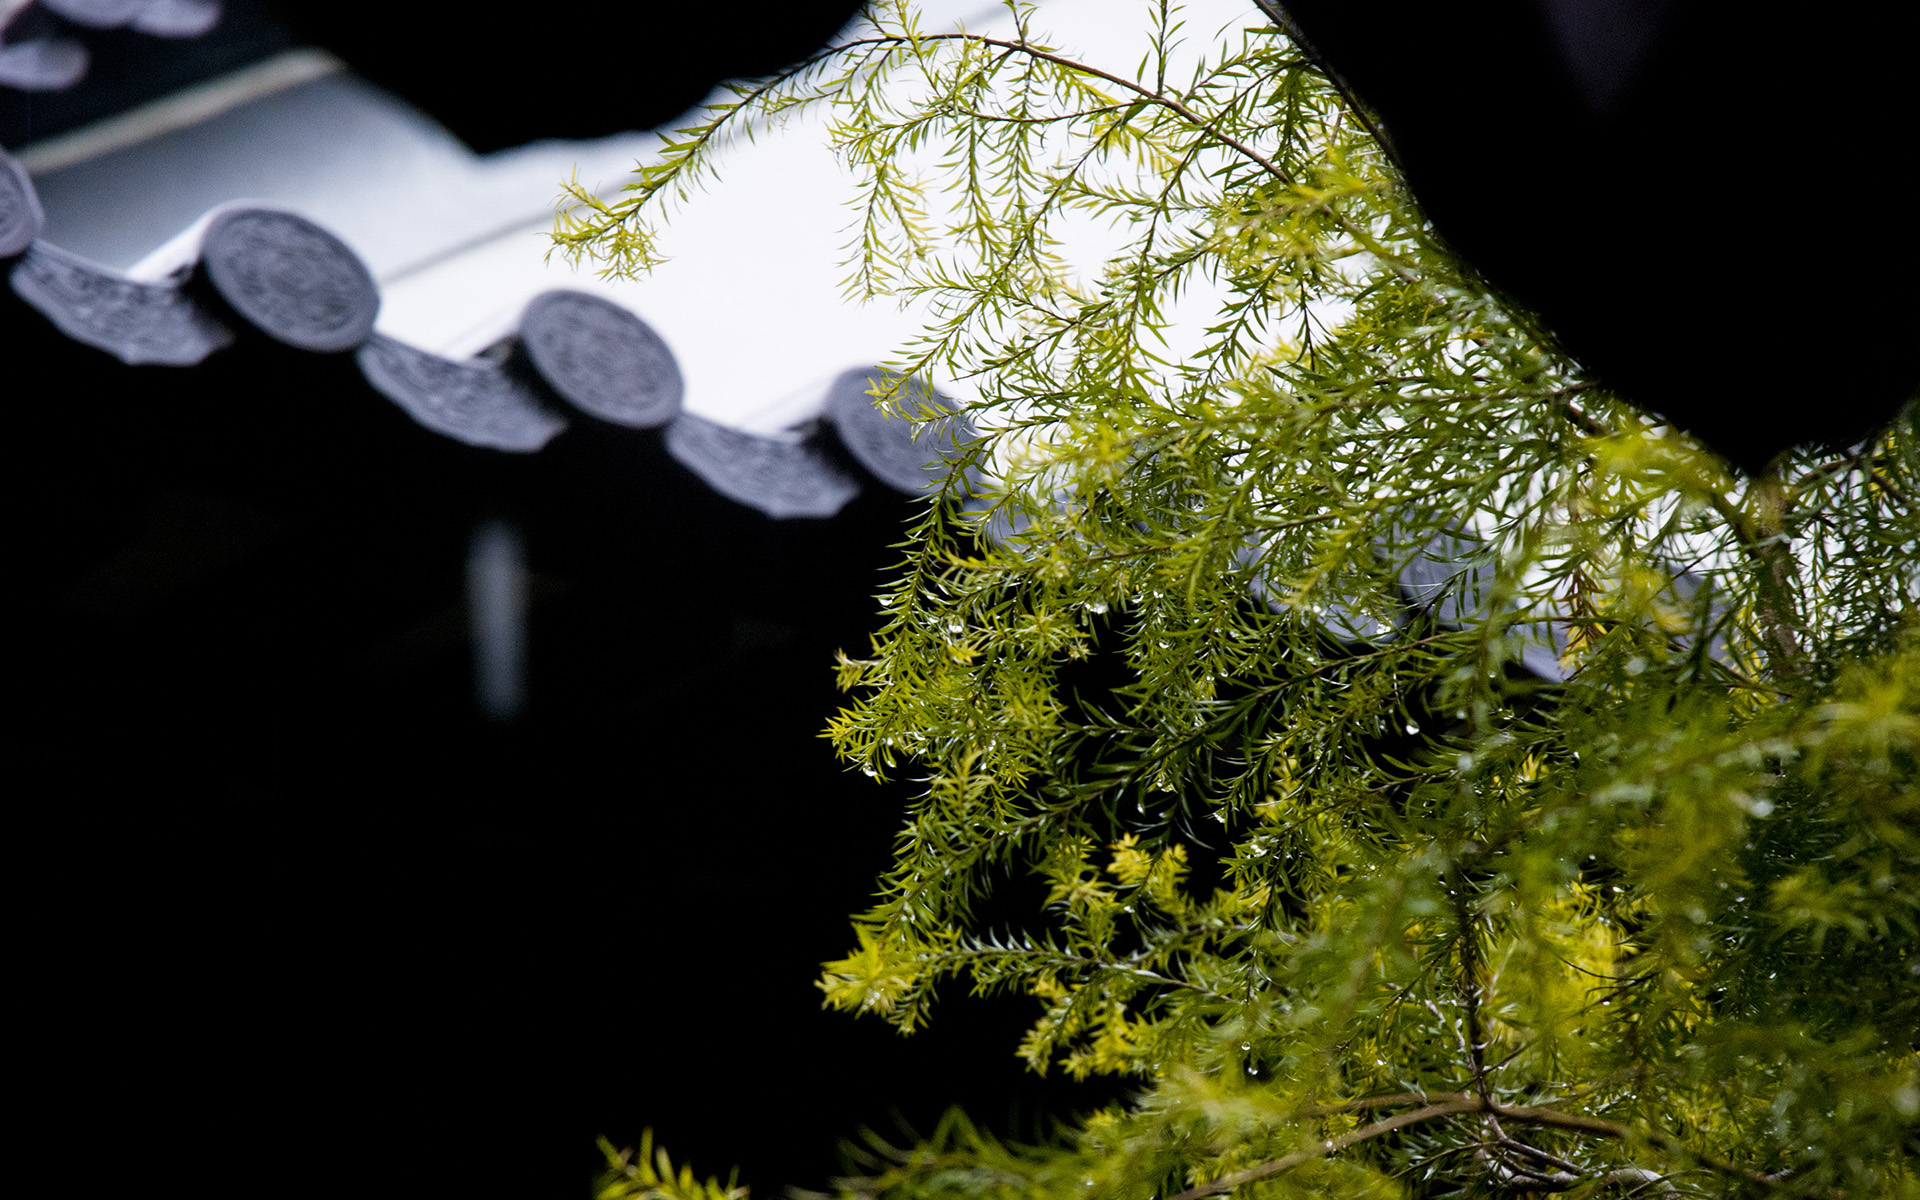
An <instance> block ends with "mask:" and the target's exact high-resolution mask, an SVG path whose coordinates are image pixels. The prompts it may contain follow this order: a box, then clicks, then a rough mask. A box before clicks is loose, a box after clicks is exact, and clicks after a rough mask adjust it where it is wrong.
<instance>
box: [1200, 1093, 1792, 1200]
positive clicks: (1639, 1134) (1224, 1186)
mask: <svg viewBox="0 0 1920 1200" xmlns="http://www.w3.org/2000/svg"><path fill="white" fill-rule="evenodd" d="M1396 1104H1421V1105H1422V1107H1420V1108H1416V1109H1413V1110H1412V1111H1410V1112H1404V1113H1399V1114H1397V1115H1395V1116H1391V1117H1387V1118H1385V1119H1384V1120H1380V1121H1375V1122H1374V1123H1373V1124H1371V1125H1363V1126H1361V1127H1360V1128H1358V1129H1352V1130H1348V1131H1347V1132H1346V1133H1343V1134H1340V1135H1338V1136H1336V1137H1331V1138H1327V1139H1326V1140H1324V1141H1320V1142H1316V1143H1314V1144H1313V1145H1310V1146H1307V1147H1305V1148H1303V1149H1300V1150H1296V1151H1294V1152H1293V1153H1292V1154H1288V1155H1285V1156H1284V1157H1281V1158H1276V1159H1274V1160H1273V1161H1272V1162H1266V1163H1261V1164H1260V1165H1259V1166H1255V1167H1248V1168H1247V1169H1245V1170H1243V1171H1235V1172H1233V1173H1231V1174H1228V1175H1222V1176H1221V1177H1220V1178H1218V1179H1215V1180H1212V1181H1211V1182H1208V1183H1203V1184H1200V1185H1199V1186H1197V1187H1191V1188H1188V1189H1187V1190H1186V1191H1184V1192H1179V1193H1176V1194H1175V1195H1173V1196H1170V1197H1168V1198H1167V1200H1202V1198H1203V1197H1206V1196H1217V1195H1219V1194H1220V1193H1221V1192H1227V1191H1231V1190H1233V1189H1234V1188H1236V1187H1239V1186H1240V1185H1241V1184H1243V1183H1253V1182H1255V1181H1257V1180H1261V1179H1266V1178H1269V1177H1271V1176H1274V1175H1278V1174H1280V1173H1281V1172H1283V1171H1290V1170H1292V1169H1293V1168H1295V1167H1297V1166H1299V1165H1301V1164H1302V1163H1307V1162H1312V1161H1313V1160H1315V1159H1318V1158H1325V1157H1326V1156H1328V1155H1330V1154H1337V1153H1339V1152H1340V1151H1342V1150H1345V1149H1346V1148H1347V1147H1349V1146H1354V1145H1358V1144H1359V1143H1361V1142H1364V1141H1369V1140H1371V1139H1373V1138H1377V1137H1379V1136H1381V1135H1382V1134H1387V1133H1392V1132H1393V1131H1394V1130H1396V1129H1404V1128H1406V1127H1407V1126H1409V1125H1417V1124H1420V1123H1422V1122H1425V1121H1432V1120H1437V1119H1439V1118H1442V1117H1457V1116H1464V1115H1466V1114H1469V1113H1488V1114H1490V1115H1492V1116H1494V1117H1498V1118H1502V1119H1505V1120H1509V1121H1516V1122H1519V1123H1520V1124H1523V1125H1540V1126H1545V1127H1547V1128H1550V1129H1565V1130H1567V1131H1569V1132H1572V1133H1580V1134H1585V1135H1587V1136H1589V1137H1602V1138H1608V1139H1610V1140H1612V1141H1618V1142H1627V1143H1630V1144H1631V1143H1634V1142H1644V1143H1647V1144H1649V1145H1652V1146H1657V1147H1659V1148H1660V1149H1662V1150H1665V1151H1667V1152H1668V1153H1670V1154H1674V1155H1677V1156H1680V1157H1682V1158H1688V1159H1692V1160H1693V1161H1694V1162H1697V1163H1699V1164H1700V1165H1701V1166H1704V1167H1708V1168H1710V1169H1712V1170H1714V1171H1716V1172H1719V1173H1720V1174H1722V1175H1727V1176H1731V1177H1732V1178H1735V1179H1740V1180H1743V1181H1745V1182H1747V1183H1755V1184H1759V1185H1761V1186H1762V1187H1767V1188H1780V1187H1782V1186H1784V1185H1785V1182H1786V1179H1785V1176H1784V1175H1767V1174H1764V1173H1762V1172H1760V1171H1755V1170H1753V1169H1752V1168H1750V1167H1742V1166H1740V1165H1738V1164H1736V1163H1731V1162H1728V1161H1727V1160H1725V1159H1723V1158H1718V1157H1715V1156H1714V1155H1711V1154H1706V1153H1704V1152H1702V1151H1699V1150H1695V1149H1693V1148H1692V1147H1690V1146H1688V1145H1687V1144H1686V1143H1684V1142H1682V1141H1681V1140H1680V1139H1679V1138H1677V1137H1675V1136H1674V1135H1672V1134H1670V1133H1666V1132H1663V1131H1660V1130H1639V1129H1635V1128H1633V1127H1632V1126H1630V1125H1622V1124H1620V1123H1619V1122H1617V1121H1607V1120H1602V1119H1601V1118H1599V1117H1589V1116H1585V1115H1583V1114H1581V1113H1569V1112H1561V1111H1560V1110H1559V1109H1556V1108H1543V1107H1538V1106H1535V1105H1515V1106H1508V1105H1504V1104H1495V1103H1492V1102H1490V1101H1488V1100H1486V1099H1484V1098H1482V1097H1480V1096H1476V1095H1471V1094H1469V1093H1466V1092H1430V1093H1425V1094H1422V1093H1419V1092H1400V1093H1396V1094H1394V1095H1390V1096H1368V1097H1363V1098H1361V1099H1359V1100H1350V1101H1347V1102H1345V1104H1343V1105H1335V1106H1327V1107H1324V1108H1320V1109H1308V1110H1307V1112H1306V1115H1313V1116H1319V1115H1324V1114H1330V1113H1332V1112H1340V1111H1347V1112H1351V1111H1355V1110H1357V1109H1363V1108H1387V1107H1392V1106H1394V1105H1396ZM1613 1174H1616V1175H1618V1174H1620V1172H1615V1173H1613ZM1638 1178H1639V1179H1641V1180H1642V1181H1644V1180H1646V1178H1647V1177H1646V1176H1644V1175H1642V1176H1639V1177H1638Z"/></svg>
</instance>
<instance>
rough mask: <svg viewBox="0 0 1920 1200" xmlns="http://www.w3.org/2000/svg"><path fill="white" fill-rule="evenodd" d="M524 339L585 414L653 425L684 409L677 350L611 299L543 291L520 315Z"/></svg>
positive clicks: (536, 362) (538, 366)
mask: <svg viewBox="0 0 1920 1200" xmlns="http://www.w3.org/2000/svg"><path fill="white" fill-rule="evenodd" d="M520 344H521V345H522V346H524V347H525V348H526V352H527V358H528V359H529V360H531V361H532V363H533V366H534V369H535V370H536V371H538V372H540V375H541V377H542V378H543V379H545V380H546V381H547V383H549V384H550V385H552V387H553V390H554V391H556V392H558V393H559V394H560V396H561V398H562V399H564V400H565V401H566V402H567V403H569V404H571V405H573V406H574V407H575V408H577V409H579V410H580V411H581V412H584V413H586V414H587V415H588V416H593V417H598V418H600V419H601V420H603V421H610V422H612V423H613V424H616V425H626V426H629V427H631V428H634V429H656V428H658V427H660V426H662V425H665V424H666V423H667V422H669V421H671V420H673V418H674V416H675V415H676V414H678V413H679V411H680V404H681V400H682V398H683V397H684V395H685V393H686V384H685V382H684V381H683V380H682V379H681V376H680V366H679V364H678V363H676V362H675V361H674V358H673V351H671V350H669V349H668V348H667V344H666V343H665V342H664V341H662V340H660V335H659V334H657V333H655V332H654V331H653V329H652V328H651V327H650V326H648V325H647V323H646V322H645V321H642V320H641V319H640V318H639V317H636V316H634V315H633V314H632V313H630V312H628V311H627V310H626V309H624V308H621V307H620V306H619V305H617V304H614V303H613V302H612V301H609V300H604V299H602V298H601V297H599V296H594V295H590V294H588V293H586V292H575V291H552V292H544V293H542V294H541V295H539V296H536V297H534V299H533V302H532V303H531V304H529V305H527V311H526V313H525V314H524V315H523V316H522V317H521V318H520Z"/></svg>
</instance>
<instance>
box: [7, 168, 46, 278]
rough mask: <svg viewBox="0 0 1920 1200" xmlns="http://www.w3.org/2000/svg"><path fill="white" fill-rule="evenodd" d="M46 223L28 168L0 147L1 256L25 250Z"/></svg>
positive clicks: (20, 252) (9, 256)
mask: <svg viewBox="0 0 1920 1200" xmlns="http://www.w3.org/2000/svg"><path fill="white" fill-rule="evenodd" d="M46 223H47V215H46V213H45V212H43V211H42V210H41V208H40V197H39V195H38V194H37V193H36V192H35V191H34V190H33V181H32V180H30V179H28V178H27V171H26V168H25V167H22V166H21V165H20V164H19V163H18V162H16V161H14V159H13V157H12V156H11V155H9V154H7V153H6V152H5V151H4V150H0V258H12V257H13V256H14V255H16V254H22V253H24V252H25V251H26V249H27V247H28V246H30V245H32V244H33V239H35V238H37V237H39V236H40V230H41V228H42V227H44V226H45V225H46Z"/></svg>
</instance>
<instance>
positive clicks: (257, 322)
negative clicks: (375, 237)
mask: <svg viewBox="0 0 1920 1200" xmlns="http://www.w3.org/2000/svg"><path fill="white" fill-rule="evenodd" d="M200 258H201V262H202V264H203V266H204V267H205V270H206V273H207V279H208V281H209V282H210V283H212V284H213V286H214V289H215V290H216V291H218V292H219V293H220V295H221V298H222V299H224V300H225V301H226V302H227V303H228V304H230V305H232V306H233V309H234V311H235V312H238V313H239V314H240V315H241V316H243V317H245V318H246V319H247V320H248V321H249V322H251V323H252V324H253V325H254V326H255V327H256V328H258V329H259V330H260V331H261V332H262V333H265V334H266V335H267V336H269V337H271V338H273V339H274V340H276V341H280V342H285V343H286V344H287V345H289V346H293V347H296V348H298V349H301V350H311V351H314V352H315V353H320V354H331V353H338V352H340V351H343V350H351V349H353V348H354V347H356V346H359V345H361V344H362V343H364V342H365V341H366V340H367V338H368V337H370V336H372V334H373V319H374V317H376V316H377V315H379V312H380V292H379V289H378V288H376V287H375V286H374V283H373V276H372V275H370V274H368V273H367V268H366V265H365V264H364V263H362V262H361V261H360V258H359V256H358V255H356V254H355V253H354V252H353V251H352V250H350V249H348V248H347V244H346V243H345V242H343V241H341V240H340V239H339V238H337V237H335V236H333V235H332V234H331V233H328V232H327V231H326V230H324V229H322V228H320V227H319V226H318V225H315V224H314V223H313V222H312V221H309V220H307V219H306V218H304V217H298V216H295V215H294V214H292V213H288V212H279V211H276V210H273V209H263V208H243V209H236V210H235V211H233V212H229V213H223V214H221V216H219V217H218V218H216V219H215V220H214V222H213V223H212V224H211V225H210V226H208V228H207V237H206V241H205V242H204V243H203V244H202V246H201V250H200Z"/></svg>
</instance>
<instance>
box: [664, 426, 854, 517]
mask: <svg viewBox="0 0 1920 1200" xmlns="http://www.w3.org/2000/svg"><path fill="white" fill-rule="evenodd" d="M665 440H666V446H667V453H668V454H670V455H672V456H673V457H674V458H675V459H676V460H677V461H678V462H679V463H680V465H682V466H684V467H686V468H687V469H688V470H690V471H692V472H693V473H694V474H696V475H698V476H699V477H700V478H701V479H703V480H705V481H706V483H707V485H708V486H709V487H711V488H713V490H714V491H716V492H719V493H720V494H721V495H723V496H725V497H727V498H728V499H729V500H733V501H735V502H737V503H740V504H744V505H746V506H747V507H748V508H752V509H757V510H759V511H760V512H762V513H765V514H766V515H767V516H769V517H773V518H775V519H776V520H785V519H787V518H790V517H814V518H824V517H831V516H833V515H834V514H836V513H838V512H839V511H840V510H841V509H843V508H845V507H846V506H847V504H848V503H849V502H850V501H852V500H853V498H854V497H855V496H858V495H859V494H860V483H859V481H858V480H857V479H855V478H854V476H853V475H852V473H851V472H849V471H847V470H845V469H843V468H841V467H840V466H838V465H837V464H835V462H834V461H833V460H832V459H831V458H829V457H827V456H826V455H824V454H822V453H821V452H820V448H819V447H818V446H816V445H814V444H813V443H811V442H808V441H805V440H800V441H788V440H785V439H781V438H767V437H759V436H757V435H755V434H751V433H747V432H745V431H744V430H739V429H733V428H730V427H728V426H725V425H721V424H719V423H718V422H716V421H709V420H707V419H706V418H705V417H697V416H695V415H693V414H692V413H681V414H680V415H679V416H677V417H675V418H674V419H673V421H672V422H671V423H670V424H669V425H668V426H667V432H666V439H665Z"/></svg>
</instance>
